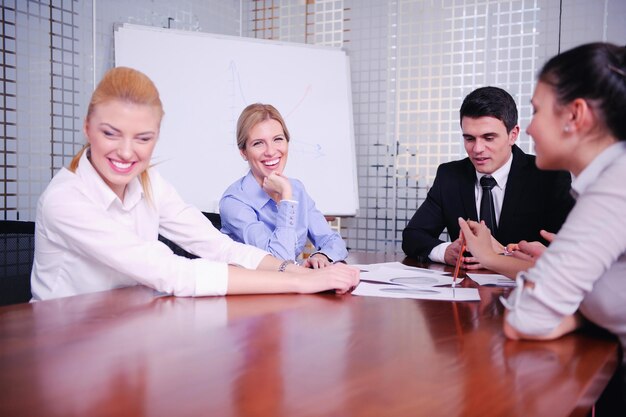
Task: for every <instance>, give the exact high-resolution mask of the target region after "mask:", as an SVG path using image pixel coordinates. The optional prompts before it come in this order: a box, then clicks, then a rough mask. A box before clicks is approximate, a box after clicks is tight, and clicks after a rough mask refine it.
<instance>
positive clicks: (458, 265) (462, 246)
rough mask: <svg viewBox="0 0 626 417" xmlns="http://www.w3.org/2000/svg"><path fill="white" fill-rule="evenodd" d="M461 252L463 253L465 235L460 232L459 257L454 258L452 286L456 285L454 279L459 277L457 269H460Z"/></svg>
mask: <svg viewBox="0 0 626 417" xmlns="http://www.w3.org/2000/svg"><path fill="white" fill-rule="evenodd" d="M463 253H465V236H463V234H461V252H459V257H458V258H457V259H456V266H455V267H454V274H453V275H452V288H454V287H455V286H456V279H457V278H458V277H459V270H460V269H461V259H462V258H463Z"/></svg>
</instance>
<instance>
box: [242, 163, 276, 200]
mask: <svg viewBox="0 0 626 417" xmlns="http://www.w3.org/2000/svg"><path fill="white" fill-rule="evenodd" d="M241 190H242V191H243V192H244V193H245V194H246V195H248V196H250V197H251V198H250V203H251V204H252V206H253V207H254V208H255V209H257V210H258V209H261V208H262V207H263V206H265V205H266V204H267V202H268V201H269V200H271V198H270V196H269V195H268V194H267V193H266V192H265V191H263V188H261V185H260V184H259V182H258V181H257V180H256V178H254V175H252V171H248V173H247V174H246V176H245V177H243V181H242V182H241Z"/></svg>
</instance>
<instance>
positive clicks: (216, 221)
mask: <svg viewBox="0 0 626 417" xmlns="http://www.w3.org/2000/svg"><path fill="white" fill-rule="evenodd" d="M202 214H204V216H205V217H206V218H207V219H209V220H210V221H211V223H212V224H213V226H214V227H215V228H216V229H217V230H220V229H221V228H222V219H221V217H220V215H219V213H207V212H204V211H203V212H202ZM159 240H160V241H161V242H163V243H165V244H166V245H167V246H168V247H169V248H170V249H171V250H172V252H174V253H175V254H176V255H178V256H184V257H185V258H189V259H195V258H197V256H196V255H193V254H191V253H189V252H187V251H186V250H184V249H183V248H181V247H180V246H178V245H177V244H176V243H174V242H172V241H171V240H169V239H167V238H165V237H163V236H161V235H159Z"/></svg>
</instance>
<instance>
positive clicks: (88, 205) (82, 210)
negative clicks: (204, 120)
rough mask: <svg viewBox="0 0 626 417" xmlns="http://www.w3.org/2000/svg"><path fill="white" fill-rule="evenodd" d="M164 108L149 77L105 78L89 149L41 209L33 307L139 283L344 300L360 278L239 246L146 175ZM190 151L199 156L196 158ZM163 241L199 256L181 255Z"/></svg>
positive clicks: (168, 289)
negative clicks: (331, 294) (332, 295)
mask: <svg viewBox="0 0 626 417" xmlns="http://www.w3.org/2000/svg"><path fill="white" fill-rule="evenodd" d="M163 114H164V112H163V108H162V105H161V101H160V98H159V93H158V91H157V89H156V87H155V86H154V84H153V83H152V81H151V80H150V79H149V78H148V77H147V76H146V75H144V74H143V73H141V72H139V71H137V70H133V69H130V68H124V67H119V68H114V69H112V70H110V71H109V72H107V74H106V75H105V76H104V78H103V79H102V81H101V82H100V84H99V85H98V86H97V88H96V90H95V91H94V93H93V96H92V98H91V102H90V103H89V108H88V112H87V117H86V119H85V125H84V131H85V135H86V137H87V142H88V143H87V145H86V147H85V148H84V149H83V150H82V151H81V152H79V154H78V155H76V157H75V158H74V160H73V161H72V163H71V164H70V167H69V169H62V170H61V171H60V172H59V173H58V174H57V175H55V177H54V178H53V179H52V181H51V182H50V184H49V185H48V187H47V188H46V190H45V192H44V193H43V194H42V196H41V198H40V200H39V203H38V206H37V219H36V231H35V259H34V264H33V271H32V275H31V286H32V293H33V299H34V300H43V299H49V298H56V297H64V296H70V295H75V294H81V293H88V292H94V291H103V290H109V289H113V288H118V287H125V286H130V285H136V284H143V285H146V286H149V287H152V288H154V289H156V290H158V291H162V292H165V293H168V294H173V295H178V296H205V295H224V294H236V293H238V294H242V293H287V292H294V293H313V292H318V291H325V290H335V291H337V292H339V293H344V292H346V291H348V290H349V289H350V288H352V287H354V286H355V285H357V283H358V281H359V277H358V271H357V270H355V269H354V268H350V267H348V266H346V265H333V266H332V267H330V268H326V269H323V270H315V271H313V270H309V269H305V268H301V267H298V266H296V265H292V264H289V263H286V262H281V261H280V260H278V259H276V258H274V257H272V256H271V255H269V254H268V253H267V252H265V251H263V250H260V249H257V248H255V247H252V246H248V245H244V244H240V243H236V242H233V241H232V240H231V239H230V238H228V237H227V236H225V235H223V234H221V233H220V232H219V231H218V230H216V229H215V228H214V227H213V226H212V225H211V223H210V222H209V221H208V220H207V219H206V218H205V217H204V215H203V214H202V213H201V212H200V211H199V210H198V209H196V208H194V207H193V206H190V205H188V204H186V203H185V202H183V201H182V200H181V198H180V197H179V196H178V194H177V193H176V191H175V190H174V189H173V187H172V186H171V185H170V184H169V183H167V181H165V180H164V179H163V178H162V177H161V176H160V175H159V174H158V173H157V172H156V171H155V169H154V168H151V167H150V159H151V156H152V151H153V150H154V147H155V145H156V143H157V139H158V136H159V129H160V124H161V119H162V117H163ZM189 152H193V149H190V150H189ZM159 233H160V234H162V235H163V236H165V237H166V238H168V239H170V240H171V241H173V242H175V243H177V244H178V245H179V246H181V247H182V248H183V249H185V250H187V251H188V252H190V253H193V254H195V255H197V256H199V258H198V259H187V258H183V257H179V256H176V255H174V254H173V253H172V251H171V250H170V249H169V248H168V247H167V246H166V245H165V244H163V243H162V242H160V241H159V240H158V234H159Z"/></svg>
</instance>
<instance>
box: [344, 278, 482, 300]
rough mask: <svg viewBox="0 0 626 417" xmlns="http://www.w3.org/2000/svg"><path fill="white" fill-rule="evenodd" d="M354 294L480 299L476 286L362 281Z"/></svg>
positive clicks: (415, 297)
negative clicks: (449, 286) (431, 285)
mask: <svg viewBox="0 0 626 417" xmlns="http://www.w3.org/2000/svg"><path fill="white" fill-rule="evenodd" d="M352 295H360V296H366V297H387V298H414V299H419V300H445V301H479V300H480V295H479V294H478V289H476V288H448V287H415V286H406V285H386V284H372V283H368V282H360V283H359V285H358V286H357V287H356V289H355V290H354V291H352Z"/></svg>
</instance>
